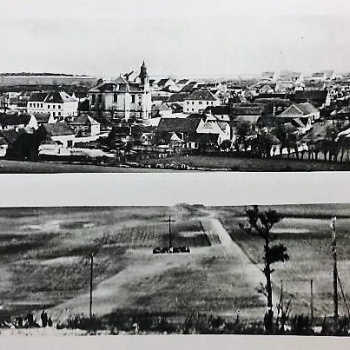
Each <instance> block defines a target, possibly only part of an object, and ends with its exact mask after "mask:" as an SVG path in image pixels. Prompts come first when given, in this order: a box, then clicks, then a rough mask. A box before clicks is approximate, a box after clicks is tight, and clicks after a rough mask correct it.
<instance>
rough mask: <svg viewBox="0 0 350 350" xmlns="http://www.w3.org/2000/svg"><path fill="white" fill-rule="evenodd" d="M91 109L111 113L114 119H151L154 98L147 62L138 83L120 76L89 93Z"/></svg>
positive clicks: (137, 80) (143, 65) (143, 66)
mask: <svg viewBox="0 0 350 350" xmlns="http://www.w3.org/2000/svg"><path fill="white" fill-rule="evenodd" d="M89 99H90V107H91V108H90V109H91V110H94V111H100V112H110V113H111V114H112V118H116V119H125V120H129V119H130V118H136V119H149V118H151V110H152V97H151V91H150V86H149V77H148V73H147V67H146V65H145V62H143V63H142V66H141V71H140V74H139V76H138V77H137V79H136V81H129V80H128V79H127V78H125V77H122V76H119V77H118V78H117V79H115V80H112V81H106V82H102V83H101V84H99V85H97V86H96V87H94V88H93V89H91V90H90V91H89Z"/></svg>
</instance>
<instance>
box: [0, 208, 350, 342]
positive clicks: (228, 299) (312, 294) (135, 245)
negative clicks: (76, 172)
mask: <svg viewBox="0 0 350 350" xmlns="http://www.w3.org/2000/svg"><path fill="white" fill-rule="evenodd" d="M349 224H350V204H312V205H311V204H310V205H308V204H304V205H277V206H274V205H272V206H262V205H247V206H240V207H219V206H215V207H209V206H204V205H201V204H194V205H189V204H178V205H175V206H171V207H57V208H51V207H50V208H2V209H0V262H1V264H0V333H1V334H2V335H4V334H5V335H7V334H8V335H17V334H26V335H32V334H33V335H56V334H58V335H85V334H91V335H96V334H101V335H118V334H278V335H283V334H286V335H336V336H347V335H349V334H350V333H349V330H350V309H349V307H350V269H349V265H350V233H349V226H350V225H349Z"/></svg>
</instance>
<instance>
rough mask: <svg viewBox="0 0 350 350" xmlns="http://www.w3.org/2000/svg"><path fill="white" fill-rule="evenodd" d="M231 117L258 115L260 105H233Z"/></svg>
mask: <svg viewBox="0 0 350 350" xmlns="http://www.w3.org/2000/svg"><path fill="white" fill-rule="evenodd" d="M231 110H232V114H233V115H260V114H261V105H260V104H256V103H254V104H247V105H245V104H235V105H233V106H232V107H231Z"/></svg>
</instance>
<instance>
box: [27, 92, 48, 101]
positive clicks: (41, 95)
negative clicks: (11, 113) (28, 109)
mask: <svg viewBox="0 0 350 350" xmlns="http://www.w3.org/2000/svg"><path fill="white" fill-rule="evenodd" d="M46 96H47V92H33V93H32V94H31V95H30V97H29V102H44V100H45V97H46Z"/></svg>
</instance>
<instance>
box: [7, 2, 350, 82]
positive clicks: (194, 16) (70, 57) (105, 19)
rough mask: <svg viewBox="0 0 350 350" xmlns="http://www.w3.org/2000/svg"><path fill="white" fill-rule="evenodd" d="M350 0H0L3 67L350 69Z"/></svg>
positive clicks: (161, 71) (215, 71)
mask: <svg viewBox="0 0 350 350" xmlns="http://www.w3.org/2000/svg"><path fill="white" fill-rule="evenodd" d="M349 15H350V1H348V0H307V1H306V0H244V1H237V0H132V1H130V0H129V1H127V0H98V1H96V0H94V1H90V0H45V1H44V0H0V33H1V45H0V72H20V71H28V72H48V71H50V72H62V73H77V74H92V75H96V76H113V75H114V76H116V75H118V74H119V73H122V72H126V71H131V70H134V69H139V66H140V64H141V63H142V60H143V59H145V61H146V64H147V66H148V70H149V74H150V75H151V76H152V75H153V76H159V75H166V76H168V75H176V76H180V77H181V76H184V77H186V76H208V77H211V76H216V75H218V76H230V75H236V74H239V73H242V74H249V73H256V72H261V71H266V70H281V69H293V70H301V71H306V72H309V71H314V70H320V69H332V68H333V69H335V70H337V71H340V72H341V71H350V40H349V39H350V20H349Z"/></svg>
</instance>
